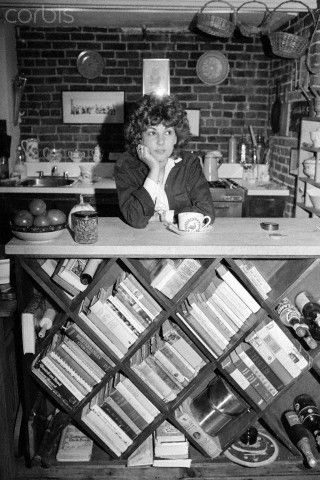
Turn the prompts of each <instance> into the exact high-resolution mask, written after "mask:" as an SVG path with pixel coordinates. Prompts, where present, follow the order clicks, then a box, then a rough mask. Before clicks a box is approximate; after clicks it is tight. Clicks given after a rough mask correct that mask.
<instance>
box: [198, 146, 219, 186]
mask: <svg viewBox="0 0 320 480" xmlns="http://www.w3.org/2000/svg"><path fill="white" fill-rule="evenodd" d="M221 161H222V153H221V152H219V150H212V151H210V152H207V153H206V154H205V157H204V160H202V159H201V158H200V163H201V166H202V170H203V173H204V175H205V177H206V179H207V180H208V182H214V181H216V180H218V168H219V167H220V165H221Z"/></svg>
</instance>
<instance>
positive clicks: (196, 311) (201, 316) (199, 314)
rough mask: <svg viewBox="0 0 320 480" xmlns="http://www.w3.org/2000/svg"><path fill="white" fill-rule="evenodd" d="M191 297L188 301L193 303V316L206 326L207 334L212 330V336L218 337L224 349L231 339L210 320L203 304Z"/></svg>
mask: <svg viewBox="0 0 320 480" xmlns="http://www.w3.org/2000/svg"><path fill="white" fill-rule="evenodd" d="M189 298H190V295H189V297H188V301H189V303H190V305H191V310H190V314H191V315H193V317H195V318H196V319H197V320H198V321H199V323H200V324H201V325H203V326H204V328H205V330H206V331H207V335H208V332H210V335H211V336H212V338H213V339H216V340H215V341H216V343H218V345H219V347H220V348H221V349H222V351H223V350H224V349H225V348H226V347H227V346H228V344H229V339H228V338H226V337H225V336H224V333H222V332H221V331H220V329H219V328H218V327H216V326H215V325H214V324H213V322H212V321H210V319H209V318H208V316H207V315H206V313H205V312H204V311H203V309H202V306H201V305H199V304H198V303H196V302H195V301H193V300H191V299H190V300H189ZM209 313H210V312H209Z"/></svg>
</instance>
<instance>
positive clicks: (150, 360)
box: [145, 354, 183, 394]
mask: <svg viewBox="0 0 320 480" xmlns="http://www.w3.org/2000/svg"><path fill="white" fill-rule="evenodd" d="M145 360H146V362H147V364H148V365H149V366H150V367H151V368H152V369H153V370H154V371H155V372H156V373H157V375H158V376H159V377H160V378H161V379H162V380H163V381H164V382H165V384H166V385H168V386H169V387H170V389H171V390H172V391H174V392H175V393H176V394H178V393H179V392H181V390H182V388H183V387H182V385H181V383H180V382H179V381H178V380H177V379H176V378H175V376H174V375H172V374H171V372H170V371H168V370H167V368H166V367H165V366H164V365H163V364H162V363H161V361H160V360H159V358H157V357H155V355H152V354H150V355H148V356H147V357H146V358H145Z"/></svg>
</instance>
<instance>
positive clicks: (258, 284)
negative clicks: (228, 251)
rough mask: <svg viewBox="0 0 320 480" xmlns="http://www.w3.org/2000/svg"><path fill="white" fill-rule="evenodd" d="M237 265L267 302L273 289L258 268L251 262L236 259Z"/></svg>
mask: <svg viewBox="0 0 320 480" xmlns="http://www.w3.org/2000/svg"><path fill="white" fill-rule="evenodd" d="M235 263H236V264H237V265H238V267H239V268H240V269H241V271H242V272H243V273H244V274H245V275H246V277H247V278H248V280H250V282H251V283H252V285H254V287H255V288H256V289H257V290H258V292H259V294H260V295H261V297H262V298H263V299H264V300H266V299H267V298H268V293H269V292H271V287H270V285H269V284H268V282H267V281H266V280H265V278H264V277H263V276H262V275H261V273H260V272H259V270H258V269H257V267H256V266H255V265H254V263H253V262H252V261H251V260H247V259H246V260H242V259H235Z"/></svg>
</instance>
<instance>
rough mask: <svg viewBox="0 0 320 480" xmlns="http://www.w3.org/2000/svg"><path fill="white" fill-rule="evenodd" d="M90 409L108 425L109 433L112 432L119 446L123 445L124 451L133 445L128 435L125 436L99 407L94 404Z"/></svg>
mask: <svg viewBox="0 0 320 480" xmlns="http://www.w3.org/2000/svg"><path fill="white" fill-rule="evenodd" d="M91 408H92V410H93V411H94V412H96V413H97V415H98V416H99V417H100V418H101V419H103V421H104V422H105V423H106V424H107V425H108V427H109V432H110V433H111V432H112V433H113V434H114V435H115V436H116V437H115V438H117V439H119V441H120V445H121V443H122V444H123V446H124V450H125V449H127V448H128V447H129V446H130V445H131V444H132V443H133V441H132V438H130V437H129V435H127V434H126V432H125V431H124V430H122V428H120V426H119V425H118V424H117V423H116V422H115V421H114V420H113V419H112V418H111V417H110V415H108V414H107V413H106V412H105V411H104V410H103V409H102V408H101V407H100V406H99V405H97V404H95V405H93V406H92V407H91ZM122 448H123V447H122Z"/></svg>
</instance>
